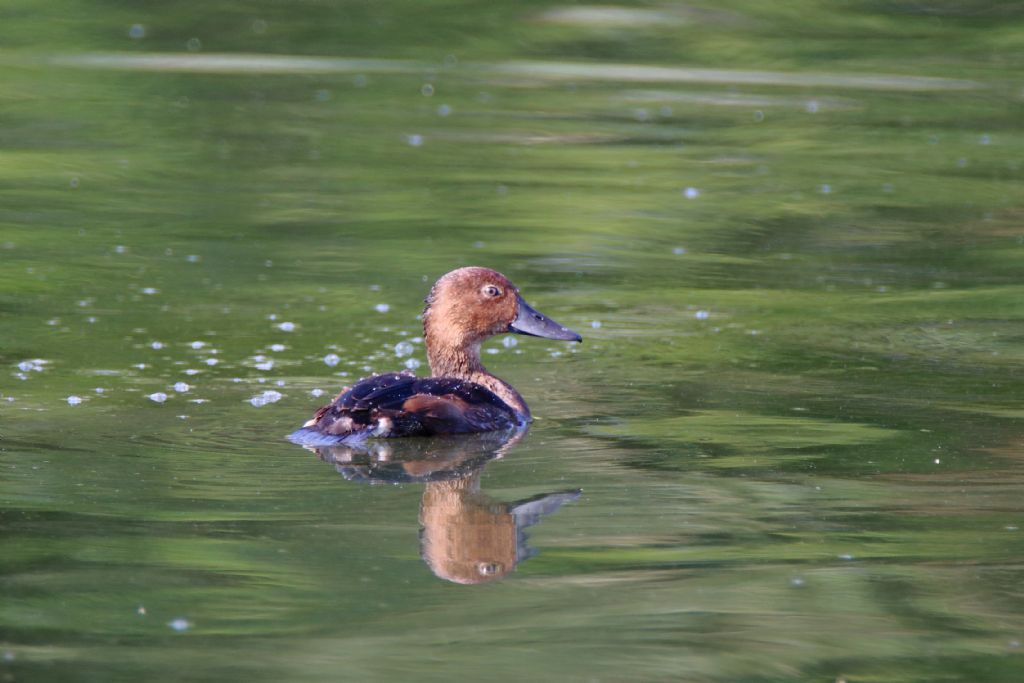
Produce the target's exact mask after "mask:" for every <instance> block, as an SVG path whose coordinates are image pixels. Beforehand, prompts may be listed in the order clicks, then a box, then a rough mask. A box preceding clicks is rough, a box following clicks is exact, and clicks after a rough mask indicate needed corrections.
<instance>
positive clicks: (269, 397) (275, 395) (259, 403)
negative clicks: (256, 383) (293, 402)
mask: <svg viewBox="0 0 1024 683" xmlns="http://www.w3.org/2000/svg"><path fill="white" fill-rule="evenodd" d="M283 397H284V395H283V394H282V393H281V392H280V391H274V390H273V389H267V390H266V391H264V392H263V393H260V394H257V395H255V396H253V397H252V398H250V399H249V403H251V404H252V405H253V406H254V407H256V408H261V407H263V406H265V405H267V404H268V403H277V402H278V401H280V400H281V399H282V398H283Z"/></svg>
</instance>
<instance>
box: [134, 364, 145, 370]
mask: <svg viewBox="0 0 1024 683" xmlns="http://www.w3.org/2000/svg"><path fill="white" fill-rule="evenodd" d="M132 367H133V368H136V369H138V370H145V369H146V368H148V367H149V366H148V365H146V364H145V363H135V364H134V365H132Z"/></svg>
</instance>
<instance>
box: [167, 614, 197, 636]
mask: <svg viewBox="0 0 1024 683" xmlns="http://www.w3.org/2000/svg"><path fill="white" fill-rule="evenodd" d="M167 625H168V626H169V627H170V628H171V630H172V631H177V632H178V633H182V632H184V631H187V630H189V629H190V628H192V622H190V621H189V620H188V619H182V618H181V617H178V618H177V619H171V620H170V621H168V622H167Z"/></svg>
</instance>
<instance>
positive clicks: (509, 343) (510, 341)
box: [501, 336, 519, 349]
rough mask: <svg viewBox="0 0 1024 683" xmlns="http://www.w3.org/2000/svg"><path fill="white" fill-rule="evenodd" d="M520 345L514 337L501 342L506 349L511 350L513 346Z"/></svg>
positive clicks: (505, 338)
mask: <svg viewBox="0 0 1024 683" xmlns="http://www.w3.org/2000/svg"><path fill="white" fill-rule="evenodd" d="M518 343H519V340H518V339H516V338H515V337H512V336H506V337H504V338H503V339H502V340H501V345H502V346H504V347H505V348H506V349H511V348H512V347H513V346H515V345H516V344H518Z"/></svg>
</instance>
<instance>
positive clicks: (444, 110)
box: [437, 104, 452, 116]
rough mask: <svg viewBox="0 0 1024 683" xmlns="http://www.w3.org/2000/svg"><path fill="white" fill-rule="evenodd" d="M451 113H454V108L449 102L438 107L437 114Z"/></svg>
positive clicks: (445, 114)
mask: <svg viewBox="0 0 1024 683" xmlns="http://www.w3.org/2000/svg"><path fill="white" fill-rule="evenodd" d="M451 113H452V108H451V107H450V106H448V105H447V104H442V105H441V106H440V107H438V108H437V115H438V116H448V115H450V114H451Z"/></svg>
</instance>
